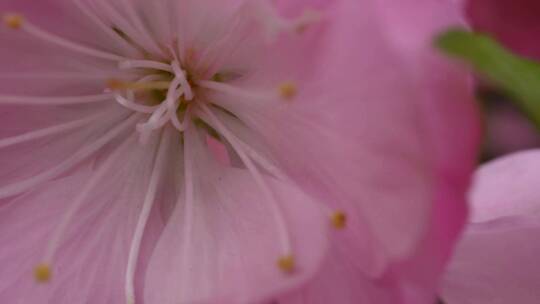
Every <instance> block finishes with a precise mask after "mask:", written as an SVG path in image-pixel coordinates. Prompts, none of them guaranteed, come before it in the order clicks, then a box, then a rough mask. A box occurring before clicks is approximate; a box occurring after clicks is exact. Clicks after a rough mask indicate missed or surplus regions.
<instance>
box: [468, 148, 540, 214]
mask: <svg viewBox="0 0 540 304" xmlns="http://www.w3.org/2000/svg"><path fill="white" fill-rule="evenodd" d="M539 179H540V150H529V151H524V152H519V153H514V154H511V155H509V156H505V157H501V158H499V159H496V160H495V161H492V162H490V163H488V164H486V165H484V166H482V167H481V168H480V169H479V170H478V171H477V172H476V178H475V185H474V188H473V190H472V192H471V195H470V200H471V204H472V218H471V221H472V222H484V221H489V220H495V219H498V218H501V217H506V216H523V215H536V216H540V203H539V201H540V191H536V189H537V183H538V180H539Z"/></svg>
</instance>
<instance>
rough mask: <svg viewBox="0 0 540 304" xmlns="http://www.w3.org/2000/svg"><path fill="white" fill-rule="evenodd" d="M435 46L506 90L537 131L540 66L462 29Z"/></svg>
mask: <svg viewBox="0 0 540 304" xmlns="http://www.w3.org/2000/svg"><path fill="white" fill-rule="evenodd" d="M435 44H436V46H437V47H438V48H440V49H441V50H443V51H444V53H446V54H447V55H449V56H451V57H454V58H458V59H460V60H462V61H464V62H466V63H468V64H469V65H471V66H472V67H473V68H474V69H475V70H476V71H478V72H479V73H480V74H481V75H483V76H485V77H487V78H488V79H490V80H491V81H493V82H494V83H495V84H497V85H499V86H500V87H501V88H502V89H504V90H506V91H507V92H508V93H509V94H510V95H511V96H512V97H514V98H515V102H517V103H518V105H519V106H520V107H521V108H522V109H523V110H524V111H525V112H526V113H527V114H528V115H529V116H530V118H531V119H532V120H533V121H534V123H535V124H536V125H537V127H539V128H540V63H538V62H535V61H532V60H529V59H526V58H523V57H520V56H518V55H515V54H513V53H512V52H511V51H509V50H508V49H506V48H505V47H503V46H502V45H501V44H500V43H498V42H497V41H495V40H494V39H492V38H490V37H488V36H486V35H482V34H478V33H471V32H469V31H467V30H464V29H452V30H449V31H447V32H445V33H443V34H441V35H440V36H439V37H437V39H436V41H435Z"/></svg>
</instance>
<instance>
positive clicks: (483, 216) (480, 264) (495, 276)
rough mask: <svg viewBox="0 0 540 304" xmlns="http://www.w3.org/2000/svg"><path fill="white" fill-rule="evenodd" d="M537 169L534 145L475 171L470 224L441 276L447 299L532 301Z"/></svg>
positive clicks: (537, 287)
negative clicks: (530, 148)
mask: <svg viewBox="0 0 540 304" xmlns="http://www.w3.org/2000/svg"><path fill="white" fill-rule="evenodd" d="M539 172H540V151H538V150H530V151H526V152H520V153H516V154H513V155H510V156H506V157H503V158H501V159H498V160H495V161H493V162H491V163H488V164H487V165H484V166H483V167H482V168H480V169H479V170H478V172H477V174H476V185H475V187H474V189H473V191H472V193H471V203H472V215H471V220H470V221H471V223H470V224H469V227H468V228H467V230H466V233H465V236H464V237H463V240H462V241H461V242H460V244H459V246H458V247H457V250H456V256H455V257H454V258H453V260H452V262H451V264H450V267H449V270H448V274H447V275H446V277H445V284H444V288H443V293H442V294H443V298H444V300H445V302H446V303H447V304H466V303H475V304H484V303H486V304H487V303H489V304H506V303H521V304H529V303H530V304H533V303H538V299H539V298H540V266H539V264H538V254H539V253H540V242H539V235H540V203H539V202H540V191H538V180H539V178H540V176H539Z"/></svg>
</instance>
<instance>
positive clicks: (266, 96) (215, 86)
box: [197, 80, 278, 100]
mask: <svg viewBox="0 0 540 304" xmlns="http://www.w3.org/2000/svg"><path fill="white" fill-rule="evenodd" d="M197 84H198V85H199V86H200V87H202V88H205V89H209V90H212V91H215V92H220V93H223V94H227V95H231V96H236V97H241V98H246V99H255V100H272V99H273V98H275V97H278V94H276V93H274V92H265V91H263V92H261V91H256V92H254V91H247V90H243V89H240V88H237V87H234V86H232V85H229V84H226V83H223V82H216V81H209V80H203V81H199V82H198V83H197Z"/></svg>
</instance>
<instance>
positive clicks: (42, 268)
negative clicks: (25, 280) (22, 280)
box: [34, 264, 52, 283]
mask: <svg viewBox="0 0 540 304" xmlns="http://www.w3.org/2000/svg"><path fill="white" fill-rule="evenodd" d="M51 276H52V272H51V267H50V266H49V265H47V264H39V265H37V266H36V268H34V277H35V279H36V281H37V282H38V283H47V282H49V281H50V280H51Z"/></svg>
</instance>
